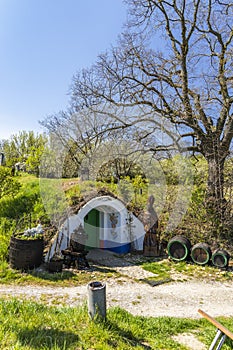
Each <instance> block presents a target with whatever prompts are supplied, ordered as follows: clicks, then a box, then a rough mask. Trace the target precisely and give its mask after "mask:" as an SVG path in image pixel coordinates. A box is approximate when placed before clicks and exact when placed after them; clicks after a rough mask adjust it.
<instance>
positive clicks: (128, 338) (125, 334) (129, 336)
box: [106, 320, 152, 350]
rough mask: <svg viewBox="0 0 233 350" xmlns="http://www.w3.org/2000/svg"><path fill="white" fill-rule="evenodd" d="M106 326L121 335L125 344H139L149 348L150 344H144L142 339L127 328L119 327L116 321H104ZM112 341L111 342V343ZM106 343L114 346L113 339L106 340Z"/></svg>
mask: <svg viewBox="0 0 233 350" xmlns="http://www.w3.org/2000/svg"><path fill="white" fill-rule="evenodd" d="M106 323H107V325H108V327H109V328H110V329H111V330H112V331H113V332H114V333H117V335H118V336H120V337H121V339H122V340H124V341H125V342H126V343H127V344H130V345H132V346H133V347H136V346H141V348H142V349H145V350H151V349H152V348H151V346H149V345H148V344H146V342H145V341H144V340H143V339H140V338H137V337H135V336H134V335H133V333H132V332H131V331H129V330H125V329H121V328H120V327H119V326H118V325H117V323H116V322H112V321H109V320H107V321H106ZM112 342H113V343H112ZM108 344H109V345H111V346H113V347H114V340H113V341H112V340H108Z"/></svg>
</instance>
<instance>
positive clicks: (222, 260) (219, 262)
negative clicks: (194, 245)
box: [211, 249, 230, 268]
mask: <svg viewBox="0 0 233 350" xmlns="http://www.w3.org/2000/svg"><path fill="white" fill-rule="evenodd" d="M211 260H212V263H213V265H214V266H216V267H220V268H225V267H227V266H228V263H229V260H230V254H229V253H228V252H227V251H226V250H224V249H217V250H215V251H214V252H213V254H212V259H211Z"/></svg>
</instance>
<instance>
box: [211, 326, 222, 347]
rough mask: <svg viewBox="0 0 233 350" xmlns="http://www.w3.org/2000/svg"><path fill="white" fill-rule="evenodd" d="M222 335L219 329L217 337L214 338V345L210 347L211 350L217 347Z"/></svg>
mask: <svg viewBox="0 0 233 350" xmlns="http://www.w3.org/2000/svg"><path fill="white" fill-rule="evenodd" d="M221 335H222V332H221V331H220V330H219V329H218V330H217V333H216V336H215V337H214V340H213V341H212V344H211V345H210V348H209V350H214V348H215V345H216V344H217V341H218V339H219V338H220V337H221ZM220 349H221V348H220Z"/></svg>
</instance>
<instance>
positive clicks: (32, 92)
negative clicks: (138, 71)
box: [0, 0, 126, 139]
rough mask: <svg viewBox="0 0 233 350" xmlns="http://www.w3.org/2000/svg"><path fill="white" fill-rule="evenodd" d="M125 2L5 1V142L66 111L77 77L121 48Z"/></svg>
mask: <svg viewBox="0 0 233 350" xmlns="http://www.w3.org/2000/svg"><path fill="white" fill-rule="evenodd" d="M125 20H126V6H125V4H124V3H123V1H122V0H0V57H1V64H0V139H4V138H9V137H10V135H12V134H16V133H18V132H19V131H20V130H34V131H36V132H42V131H43V129H42V128H41V126H40V125H39V123H38V121H39V120H43V119H44V118H45V117H46V116H48V115H50V114H53V113H56V112H58V111H59V110H62V109H65V108H66V106H67V104H68V89H69V86H70V84H71V79H72V76H73V74H74V73H75V72H76V71H78V70H80V69H82V68H86V67H88V66H90V65H91V64H92V63H94V62H95V60H96V58H97V55H98V54H99V53H101V52H103V51H105V50H106V49H108V48H109V47H110V45H111V44H113V45H114V44H116V40H117V36H118V34H120V32H121V31H122V29H123V24H124V22H125Z"/></svg>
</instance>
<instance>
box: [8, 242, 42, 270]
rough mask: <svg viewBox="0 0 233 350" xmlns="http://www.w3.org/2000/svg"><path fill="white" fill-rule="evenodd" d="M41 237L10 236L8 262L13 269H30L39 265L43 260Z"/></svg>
mask: <svg viewBox="0 0 233 350" xmlns="http://www.w3.org/2000/svg"><path fill="white" fill-rule="evenodd" d="M43 250H44V241H43V239H27V240H25V239H19V238H16V237H14V236H12V237H11V240H10V246H9V263H10V266H11V267H13V268H14V269H19V270H30V269H33V268H35V267H38V266H40V265H41V263H42V261H43Z"/></svg>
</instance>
